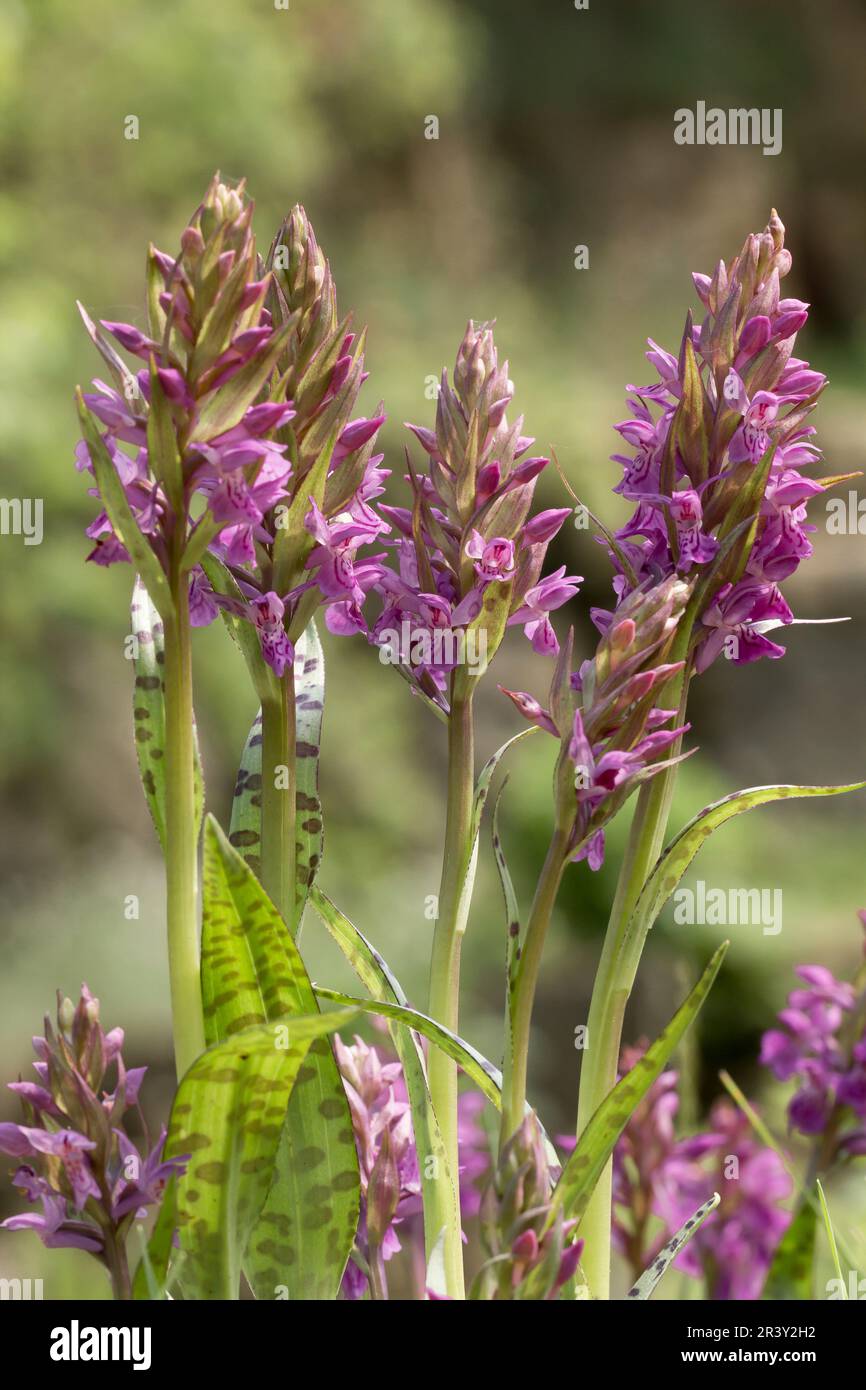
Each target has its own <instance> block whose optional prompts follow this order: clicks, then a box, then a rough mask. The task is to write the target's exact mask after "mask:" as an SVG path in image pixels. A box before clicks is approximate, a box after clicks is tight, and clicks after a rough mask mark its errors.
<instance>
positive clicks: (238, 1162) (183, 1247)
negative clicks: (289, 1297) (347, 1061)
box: [165, 1010, 354, 1300]
mask: <svg viewBox="0 0 866 1390" xmlns="http://www.w3.org/2000/svg"><path fill="white" fill-rule="evenodd" d="M353 1017H354V1014H353V1012H352V1010H341V1011H338V1012H336V1013H331V1014H320V1013H313V1014H308V1015H294V1016H291V1017H286V1018H284V1019H282V1020H281V1021H280V1022H278V1023H265V1024H259V1025H258V1026H256V1027H253V1028H247V1029H244V1030H243V1031H242V1032H240V1033H235V1034H233V1036H232V1037H230V1038H227V1039H226V1040H225V1041H223V1042H220V1043H217V1044H216V1046H214V1047H209V1048H208V1049H207V1051H205V1052H203V1053H202V1054H201V1056H200V1057H198V1058H197V1059H196V1061H195V1062H194V1063H193V1065H192V1066H191V1067H190V1069H189V1071H188V1072H187V1073H186V1075H185V1076H184V1077H183V1079H182V1081H181V1083H180V1085H179V1087H178V1089H177V1094H176V1095H175V1098H174V1105H173V1106H172V1112H171V1119H170V1122H169V1130H168V1138H167V1140H166V1148H165V1152H166V1156H167V1157H174V1158H179V1157H181V1156H183V1155H186V1156H187V1164H186V1170H185V1172H184V1173H183V1175H182V1176H181V1177H180V1178H179V1179H178V1184H177V1229H178V1241H179V1246H180V1252H181V1255H182V1257H183V1291H184V1296H185V1297H186V1298H192V1299H207V1300H209V1299H236V1298H238V1296H239V1286H240V1272H241V1260H242V1257H243V1252H244V1250H245V1249H246V1248H247V1245H248V1243H249V1241H250V1236H251V1233H252V1232H253V1231H254V1229H255V1227H256V1223H257V1221H259V1219H260V1217H261V1214H262V1209H263V1207H264V1205H265V1201H266V1199H267V1197H268V1192H269V1189H270V1186H271V1182H272V1180H273V1176H274V1166H275V1162H276V1158H277V1153H278V1150H279V1146H280V1141H281V1136H282V1134H283V1130H284V1119H285V1114H286V1110H287V1108H288V1105H289V1100H290V1097H291V1096H292V1094H293V1091H294V1088H295V1087H296V1083H297V1080H298V1078H299V1076H301V1073H302V1066H303V1063H304V1059H305V1058H306V1057H307V1056H308V1052H309V1049H310V1047H313V1046H315V1045H316V1044H317V1043H322V1042H323V1039H324V1036H325V1035H326V1034H327V1033H332V1032H334V1031H335V1030H336V1029H338V1028H340V1027H344V1026H346V1025H347V1024H349V1023H350V1022H351V1021H352V1018H353ZM323 1045H324V1046H327V1043H323ZM289 1250H290V1247H289V1246H288V1245H283V1242H282V1239H281V1238H279V1236H278V1233H276V1232H274V1233H273V1234H272V1239H271V1242H270V1249H269V1266H268V1269H267V1270H265V1269H264V1268H263V1269H262V1271H261V1273H262V1276H263V1278H262V1283H261V1284H260V1287H259V1296H260V1297H267V1298H276V1297H279V1296H280V1290H281V1286H283V1285H286V1286H287V1285H288V1282H289V1280H288V1276H289V1274H290V1273H291V1255H290V1253H289ZM284 1262H285V1264H284Z"/></svg>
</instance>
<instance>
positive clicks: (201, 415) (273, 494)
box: [76, 176, 293, 573]
mask: <svg viewBox="0 0 866 1390" xmlns="http://www.w3.org/2000/svg"><path fill="white" fill-rule="evenodd" d="M252 213H253V205H252V203H249V202H245V200H244V196H243V185H241V186H240V187H239V188H237V189H231V188H228V187H226V185H225V184H223V183H221V182H220V181H219V178H218V176H216V177H215V178H214V180H213V182H212V183H211V186H210V188H209V189H208V192H207V195H206V196H205V199H204V201H203V203H202V204H201V206H200V207H199V208H198V210H197V211H196V213H195V215H194V216H193V218H192V221H191V222H190V224H189V226H188V227H187V228H186V229H185V231H184V233H183V236H182V238H181V249H180V252H179V254H178V255H177V256H176V257H171V256H168V255H166V254H165V253H163V252H161V251H158V250H157V249H156V248H155V247H151V250H150V254H149V258H148V286H149V303H148V317H149V331H148V332H147V333H143V332H142V331H141V330H140V329H139V328H136V327H135V326H134V325H133V324H128V323H115V322H110V321H103V323H102V324H101V329H104V330H105V333H107V334H108V335H109V336H110V337H111V338H114V340H115V341H116V342H117V343H118V344H119V345H120V347H121V348H123V349H124V350H125V351H126V352H128V353H129V354H131V355H132V356H134V357H139V358H142V359H143V360H144V362H145V363H147V366H145V368H143V369H142V370H140V371H138V372H137V373H135V374H133V373H132V372H131V371H130V369H129V368H128V367H127V366H126V364H125V362H124V361H123V359H122V358H121V357H120V356H119V354H118V353H117V352H116V350H115V348H114V347H113V346H112V345H111V343H110V341H109V340H108V339H107V338H106V337H105V336H104V334H103V332H102V331H101V330H100V328H97V327H96V325H94V324H93V323H91V321H90V319H89V318H88V317H87V315H86V314H85V313H84V311H83V310H82V316H83V318H84V322H85V325H86V326H87V328H88V331H89V333H90V335H91V337H92V338H93V341H94V343H95V344H96V347H97V348H98V349H99V351H100V352H101V354H102V356H103V358H104V359H105V361H106V362H107V364H108V366H109V368H110V370H111V373H112V376H113V377H114V380H115V383H116V386H115V387H112V386H109V385H107V384H106V383H105V382H103V381H95V382H94V386H95V387H96V390H95V391H94V392H93V393H88V394H86V395H85V396H84V403H85V405H86V407H87V409H88V411H89V412H90V414H91V416H93V417H95V418H96V420H97V421H99V422H100V423H101V424H102V425H104V426H105V434H104V435H103V436H102V444H103V446H104V449H105V450H106V451H107V454H108V456H109V458H110V461H111V464H112V465H113V467H114V469H115V470H116V473H117V477H118V478H119V480H120V483H121V485H122V488H123V491H124V493H125V496H126V501H127V503H128V506H129V510H130V512H131V514H132V518H133V520H134V522H135V524H136V527H137V530H138V531H139V532H140V533H141V534H142V535H143V536H144V537H146V539H147V541H148V542H149V544H150V546H151V548H152V549H153V550H154V551H155V553H156V555H157V557H158V559H159V561H160V563H161V565H162V567H163V569H164V570H165V571H166V573H168V572H169V570H170V567H171V563H172V559H177V558H178V551H180V553H181V554H182V553H183V551H184V550H185V549H186V546H187V544H188V542H189V539H190V535H189V534H188V531H189V532H192V533H194V532H198V535H199V540H198V542H197V548H198V547H199V546H200V545H201V542H202V540H203V539H204V538H205V536H208V537H209V536H211V535H213V534H214V532H215V531H216V530H217V528H220V534H224V533H226V532H227V533H228V534H229V535H232V534H235V533H237V535H238V540H237V544H238V545H243V546H246V547H247V548H250V547H251V546H252V544H253V539H254V537H255V536H256V535H257V534H259V530H260V527H261V522H262V519H263V515H264V511H265V510H266V508H267V507H269V506H271V505H272V504H273V502H274V501H276V500H277V498H279V497H281V496H283V495H284V492H285V483H286V479H287V477H288V475H289V471H290V464H289V462H288V461H287V460H286V459H285V457H284V455H285V452H286V449H285V446H284V445H281V444H278V443H276V442H274V440H273V439H272V438H271V436H272V435H273V433H274V431H275V430H276V429H277V428H278V427H279V426H281V425H283V424H285V423H286V421H287V420H288V419H290V418H291V416H292V413H293V412H292V408H291V405H290V404H287V403H285V402H282V403H281V402H278V401H266V402H263V403H259V404H256V403H255V402H256V400H257V397H258V396H259V394H260V392H261V390H262V387H263V386H264V384H265V382H266V381H267V380H268V378H269V376H270V373H271V371H272V369H273V366H274V362H275V358H276V350H277V349H278V348H279V342H280V340H279V336H278V335H276V334H275V333H274V328H273V323H272V319H271V315H270V313H269V312H268V310H267V309H266V308H265V307H264V300H265V295H266V292H267V289H268V279H267V278H261V277H259V278H257V275H258V270H257V266H258V262H257V258H256V249H255V239H254V236H253V233H252V226H251V223H252ZM123 445H126V446H127V449H124V448H122V447H121V446H123ZM93 453H94V442H93V440H92V438H91V437H88V438H87V440H86V441H82V443H81V444H79V446H78V448H77V450H76V458H77V463H78V467H79V468H80V469H87V470H88V471H90V472H93V471H94V459H93ZM196 494H198V495H200V496H201V497H203V498H204V499H205V501H206V508H207V510H206V515H205V516H204V517H202V518H200V519H199V520H198V521H197V522H196V521H192V520H191V506H192V499H193V496H194V495H196ZM94 495H97V496H98V495H99V492H95V493H94ZM103 495H104V494H103ZM116 522H117V518H116V516H110V515H109V512H108V510H106V511H104V512H102V513H100V515H99V516H98V517H97V518H96V520H95V521H94V522H93V523H92V524H91V526H89V527H88V531H87V534H88V536H90V537H91V539H93V540H95V542H96V544H95V546H94V549H93V550H92V552H91V554H90V556H89V557H88V558H89V559H91V560H93V561H95V562H96V563H97V564H103V565H107V564H112V563H114V562H115V561H118V560H129V559H130V553H129V549H128V538H127V537H126V536H123V537H121V536H120V535H119V534H118V532H117V529H116Z"/></svg>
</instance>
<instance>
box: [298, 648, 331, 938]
mask: <svg viewBox="0 0 866 1390" xmlns="http://www.w3.org/2000/svg"><path fill="white" fill-rule="evenodd" d="M324 708H325V654H324V652H323V651H322V644H321V642H320V640H319V634H318V632H317V630H316V624H315V623H314V622H312V621H311V622H310V623H309V625H308V626H307V627H306V628H305V630H304V632H303V633H302V634H301V636H300V637H299V638H298V641H297V642H296V643H295V753H296V760H295V916H294V921H293V922H292V923H291V926H292V929H293V931H294V932H295V935H297V934H298V933H299V932H300V930H301V921H302V919H303V915H304V908H305V906H306V903H307V896H308V894H309V892H310V889H311V888H312V886H313V884H314V882H315V880H316V874H317V873H318V871H319V866H320V864H321V862H322V849H323V846H324V829H323V824H322V803H321V800H320V798H319V750H320V747H321V742H322V718H323V716H324Z"/></svg>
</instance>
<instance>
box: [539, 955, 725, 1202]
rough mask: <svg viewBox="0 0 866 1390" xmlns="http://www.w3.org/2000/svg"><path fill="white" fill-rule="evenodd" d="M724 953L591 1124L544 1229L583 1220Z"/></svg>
mask: <svg viewBox="0 0 866 1390" xmlns="http://www.w3.org/2000/svg"><path fill="white" fill-rule="evenodd" d="M727 949H728V942H727V941H725V942H723V943H722V945H721V946H720V947H719V948H718V950H717V951H716V952H715V954H714V955H713V957H712V959H711V961H710V962H709V964H708V966H707V968H706V970H705V971H704V973H703V975H702V976H701V978H700V979H699V980H698V982H697V984H696V985H695V987H694V989H693V990H692V992H691V994H690V995H689V996H688V998H687V999H686V1001H685V1003H684V1004H682V1005H681V1006H680V1008H679V1009H678V1010H677V1012H676V1013H675V1014H674V1016H673V1018H672V1019H671V1021H670V1023H669V1024H668V1026H667V1028H665V1029H663V1030H662V1032H661V1033H660V1034H659V1036H658V1037H657V1038H656V1040H655V1042H654V1043H653V1044H652V1045H651V1046H650V1047H649V1048H647V1050H646V1052H645V1053H644V1055H643V1056H642V1057H641V1058H640V1060H639V1061H638V1062H637V1064H636V1065H635V1066H634V1067H633V1068H632V1070H631V1071H630V1072H627V1073H626V1075H625V1076H624V1077H623V1078H622V1080H620V1081H618V1082H617V1084H616V1086H614V1088H613V1090H612V1091H611V1092H610V1095H608V1096H607V1097H606V1099H605V1100H604V1101H602V1103H601V1105H600V1106H599V1107H598V1109H597V1110H596V1112H595V1114H594V1115H593V1116H592V1118H591V1119H590V1121H589V1124H588V1125H587V1126H586V1129H585V1130H584V1132H583V1134H582V1135H581V1136H580V1138H579V1139H578V1141H577V1145H576V1147H575V1149H574V1151H573V1152H572V1153H571V1155H570V1156H569V1158H568V1161H567V1163H566V1165H565V1167H564V1168H563V1170H562V1173H561V1174H560V1177H559V1181H558V1183H557V1184H556V1187H555V1189H554V1193H553V1202H552V1204H551V1213H550V1218H549V1222H548V1224H551V1223H552V1222H553V1220H554V1219H555V1216H556V1213H557V1212H558V1211H561V1212H562V1213H563V1215H564V1216H565V1217H566V1219H572V1220H577V1221H579V1220H580V1219H581V1218H582V1216H583V1214H584V1212H585V1211H586V1208H587V1206H588V1205H589V1200H590V1198H591V1197H592V1194H593V1192H594V1191H595V1186H596V1183H597V1182H598V1180H599V1178H600V1176H601V1174H602V1173H603V1171H604V1168H605V1165H606V1163H607V1161H608V1159H609V1158H610V1156H611V1154H612V1153H613V1150H614V1146H615V1144H616V1141H617V1140H618V1139H619V1136H620V1135H621V1134H622V1132H623V1130H624V1129H625V1127H626V1125H627V1124H628V1121H629V1118H630V1117H631V1115H632V1112H633V1111H634V1109H635V1107H636V1106H637V1105H639V1104H640V1101H641V1100H642V1099H643V1097H644V1096H645V1095H646V1093H647V1091H648V1090H649V1088H650V1087H651V1086H652V1084H653V1082H654V1081H655V1080H656V1079H657V1078H658V1077H659V1076H660V1075H661V1073H662V1071H663V1070H664V1068H665V1065H666V1064H667V1061H668V1058H669V1057H670V1056H671V1054H672V1052H673V1051H674V1049H675V1048H676V1046H677V1044H678V1043H679V1041H680V1039H681V1038H682V1036H683V1034H684V1033H685V1031H686V1029H687V1028H688V1027H689V1025H690V1024H691V1023H692V1021H693V1020H694V1018H695V1017H696V1015H697V1014H698V1012H699V1010H700V1008H701V1005H702V1004H703V1002H704V1000H705V999H706V997H707V995H708V994H709V992H710V988H711V986H712V984H713V981H714V980H715V978H716V975H717V974H718V971H719V967H720V965H721V963H722V960H723V958H724V955H725V952H726V951H727Z"/></svg>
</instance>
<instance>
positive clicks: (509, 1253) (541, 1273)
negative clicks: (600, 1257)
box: [478, 1114, 584, 1300]
mask: <svg viewBox="0 0 866 1390" xmlns="http://www.w3.org/2000/svg"><path fill="white" fill-rule="evenodd" d="M552 1177H553V1174H552V1173H551V1169H550V1165H549V1163H548V1160H547V1154H546V1152H545V1141H544V1136H543V1134H542V1132H541V1127H540V1125H539V1123H538V1120H537V1118H536V1116H535V1115H534V1114H530V1115H527V1116H526V1117H525V1118H524V1120H523V1122H522V1124H521V1125H520V1128H519V1129H517V1130H516V1131H515V1133H514V1134H513V1135H512V1136H511V1138H510V1139H509V1140H508V1142H507V1143H506V1144H505V1145H504V1146H503V1148H502V1150H501V1151H500V1154H499V1160H498V1163H497V1166H496V1168H495V1170H494V1173H493V1175H492V1179H491V1182H490V1185H489V1186H488V1188H487V1191H486V1193H485V1195H484V1198H483V1201H482V1209H481V1216H482V1226H483V1234H484V1237H485V1242H486V1244H487V1248H488V1251H489V1254H490V1258H489V1260H488V1262H487V1264H486V1265H485V1266H484V1267H483V1268H482V1270H481V1272H480V1274H479V1276H478V1283H479V1285H480V1286H481V1289H482V1290H483V1296H485V1297H487V1298H492V1299H513V1298H523V1297H532V1298H533V1299H547V1300H553V1299H555V1298H557V1297H558V1295H559V1292H560V1290H561V1289H562V1288H563V1286H564V1285H565V1284H567V1283H568V1281H569V1279H571V1278H572V1277H573V1276H574V1275H575V1273H576V1272H577V1268H578V1265H579V1264H580V1257H581V1255H582V1254H583V1244H584V1243H583V1241H582V1240H572V1239H571V1236H572V1233H573V1231H574V1228H575V1227H576V1225H577V1222H576V1221H566V1220H565V1219H564V1218H563V1216H562V1213H561V1212H559V1211H557V1214H556V1217H555V1219H554V1220H553V1221H552V1222H551V1221H550V1207H551V1201H550V1199H551V1191H552Z"/></svg>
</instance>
